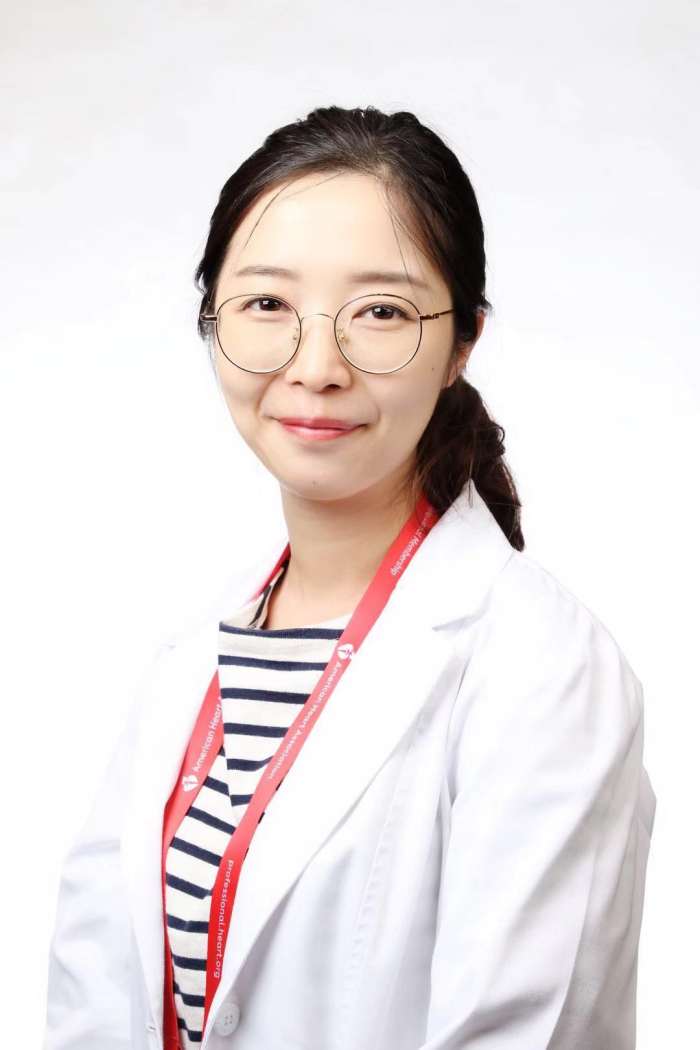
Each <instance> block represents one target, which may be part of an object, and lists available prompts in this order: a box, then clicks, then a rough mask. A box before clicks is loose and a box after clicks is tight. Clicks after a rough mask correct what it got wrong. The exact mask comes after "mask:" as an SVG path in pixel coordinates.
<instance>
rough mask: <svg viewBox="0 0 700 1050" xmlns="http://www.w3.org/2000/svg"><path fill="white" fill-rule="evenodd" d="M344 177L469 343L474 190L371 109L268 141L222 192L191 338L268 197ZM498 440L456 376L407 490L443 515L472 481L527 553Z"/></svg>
mask: <svg viewBox="0 0 700 1050" xmlns="http://www.w3.org/2000/svg"><path fill="white" fill-rule="evenodd" d="M338 172H353V173H357V174H363V175H371V176H373V177H375V178H376V179H377V180H379V182H380V183H381V184H382V185H383V187H384V188H385V192H386V193H387V197H388V199H389V201H390V202H391V197H392V195H393V197H394V198H395V199H396V200H397V201H398V202H399V205H400V207H399V209H398V212H395V210H394V209H393V208H392V209H391V212H392V217H393V218H394V219H395V221H397V222H398V223H399V224H400V225H402V223H401V215H403V217H404V219H405V220H406V222H407V223H409V224H410V227H411V228H410V229H405V227H404V226H403V225H402V228H404V229H405V232H406V233H407V234H408V235H409V236H410V237H412V238H413V239H414V241H415V242H417V243H418V244H419V246H420V247H421V248H422V250H423V251H425V252H426V253H427V254H428V256H429V257H430V258H431V259H432V260H433V262H434V264H435V266H436V267H437V268H438V270H439V271H440V272H441V273H442V275H443V278H444V280H445V282H446V284H447V286H448V288H449V290H450V293H451V295H452V301H453V307H454V313H453V318H454V323H455V339H454V344H453V348H452V358H451V361H454V362H456V360H457V358H458V356H459V344H460V342H462V343H467V344H470V343H473V342H474V339H475V338H476V335H477V324H478V315H479V313H480V312H482V313H486V312H488V311H490V310H491V309H492V307H491V304H490V303H489V301H488V300H487V299H486V298H485V296H484V288H485V281H486V272H485V271H486V257H485V253H484V228H483V223H482V220H481V214H480V212H479V206H478V204H477V201H476V196H475V193H474V189H473V187H472V184H471V182H470V181H469V178H468V177H467V174H466V172H465V171H464V169H463V167H462V165H461V164H460V162H459V160H458V159H457V157H456V156H455V154H454V153H453V152H452V150H451V149H449V147H448V146H447V145H446V144H445V143H444V142H443V141H442V139H441V138H440V137H439V136H438V135H437V134H436V133H435V132H434V131H432V130H431V129H430V128H428V127H426V126H425V125H424V124H422V123H421V122H420V121H419V120H418V118H417V117H416V116H414V114H413V113H409V112H405V111H401V112H398V113H390V114H387V113H383V112H381V111H380V110H378V109H376V108H375V107H374V106H367V107H366V108H364V109H360V108H356V109H344V108H342V107H340V106H327V107H320V108H317V109H315V110H313V111H312V112H311V113H309V114H308V116H307V117H306V118H305V119H304V120H301V119H299V120H297V121H295V122H294V123H293V124H287V125H285V126H284V127H281V128H278V129H277V130H276V131H273V132H271V133H270V134H269V135H268V136H267V137H266V139H265V141H264V142H263V144H262V146H260V147H259V148H258V149H256V150H255V152H254V153H252V154H251V155H250V156H249V157H248V158H247V159H246V160H245V161H243V163H242V164H241V165H240V167H239V168H238V169H237V170H236V171H235V172H234V173H233V174H232V175H231V176H230V178H229V179H228V180H227V181H226V183H225V184H224V186H223V188H222V190H221V193H220V194H219V200H218V202H217V205H216V208H215V209H214V212H213V214H212V217H211V220H210V224H209V235H208V238H207V242H206V246H205V249H204V254H203V256H202V259H201V261H200V263H199V265H198V267H197V270H196V273H195V284H196V286H197V288H198V290H199V291H200V292H201V294H202V301H201V304H200V310H199V321H198V331H199V334H200V336H201V337H202V338H203V339H204V340H205V341H208V339H209V338H210V337H211V328H210V326H209V324H208V322H207V321H205V320H203V318H202V315H203V314H205V313H208V312H209V311H210V310H211V308H212V305H213V303H214V300H215V298H216V286H217V281H218V279H219V276H220V273H221V268H222V266H223V263H224V259H225V256H226V252H227V249H228V247H229V244H230V241H231V239H232V237H233V234H234V232H235V230H236V228H237V226H238V224H239V223H240V222H241V220H242V219H243V217H244V215H245V214H246V212H247V211H248V209H249V208H250V206H251V205H252V204H253V203H254V201H255V200H256V199H257V198H258V196H259V195H260V194H261V193H262V192H264V191H266V190H269V189H271V188H272V187H273V186H275V185H277V184H279V183H284V182H285V181H291V180H293V179H295V178H301V177H303V176H305V175H308V174H315V173H319V174H320V173H325V174H333V173H338ZM504 436H505V431H504V429H503V427H501V426H499V424H498V423H496V422H495V421H494V420H493V419H492V418H491V416H490V415H489V413H488V411H487V409H486V406H485V404H484V401H483V399H482V397H481V395H480V394H479V392H478V390H476V388H475V387H473V386H472V385H471V384H470V383H469V382H467V380H466V379H465V378H464V375H463V374H460V375H458V377H457V379H456V380H455V381H454V382H453V383H452V384H451V385H450V386H448V387H445V388H443V389H442V390H441V391H440V394H439V396H438V399H437V402H436V405H435V410H434V412H433V415H432V416H431V418H430V421H429V422H428V425H427V426H426V428H425V430H424V432H423V434H422V435H421V438H420V440H419V442H418V445H417V448H416V457H415V465H414V470H413V473H412V475H411V477H410V479H409V485H410V486H411V494H412V495H413V497H414V500H413V505H415V501H416V500H417V498H418V495H419V494H420V492H421V491H424V492H425V494H426V496H427V497H428V499H429V500H430V502H431V503H432V504H433V506H434V507H435V509H436V510H437V511H438V513H439V514H442V513H443V512H444V511H445V510H446V509H447V508H448V507H449V506H450V504H451V503H453V502H454V500H455V499H456V498H457V496H458V495H459V494H460V492H461V491H462V489H463V487H464V485H465V484H466V482H467V481H468V480H469V479H470V478H472V479H473V480H474V484H475V485H476V488H477V490H478V492H479V494H480V495H481V497H482V498H483V499H484V500H485V502H486V503H487V505H488V506H489V508H490V510H491V513H492V514H493V516H494V517H495V519H496V521H497V522H498V524H499V525H500V527H501V529H502V531H503V532H504V534H505V536H506V537H507V539H508V540H509V542H510V543H511V545H512V546H513V547H515V549H516V550H520V551H521V550H523V548H524V546H525V542H524V539H523V535H522V531H521V528H520V507H521V504H520V500H519V498H518V494H517V491H516V488H515V483H514V481H513V477H512V475H511V472H510V470H509V468H508V466H507V464H506V462H505V459H504V453H505V446H504V444H503V439H504Z"/></svg>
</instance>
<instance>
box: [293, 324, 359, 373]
mask: <svg viewBox="0 0 700 1050" xmlns="http://www.w3.org/2000/svg"><path fill="white" fill-rule="evenodd" d="M309 317H327V318H328V320H329V321H330V322H331V324H330V325H326V326H324V325H322V324H320V322H319V324H318V325H315V326H314V325H310V324H308V322H307V323H306V324H304V323H303V322H305V321H306V319H307V318H309ZM301 321H302V325H301V338H300V341H299V345H298V347H297V352H296V354H295V355H294V357H293V359H292V360H291V362H290V363H289V365H288V366H287V374H288V375H289V373H290V372H291V373H292V375H291V376H290V378H292V379H293V378H297V379H303V381H304V382H305V383H307V384H308V385H309V386H313V387H323V386H326V385H328V384H329V383H335V384H337V385H342V386H345V385H347V382H348V379H349V372H350V365H349V364H348V362H347V361H346V360H345V358H344V357H343V355H342V354H341V353H340V351H339V350H338V344H337V342H336V339H335V329H334V327H333V326H334V323H335V318H334V317H332V316H331V315H330V314H326V313H321V312H319V313H314V314H305V315H304V316H303V317H302V318H301Z"/></svg>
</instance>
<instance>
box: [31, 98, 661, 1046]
mask: <svg viewBox="0 0 700 1050" xmlns="http://www.w3.org/2000/svg"><path fill="white" fill-rule="evenodd" d="M197 279H198V282H199V285H198V286H199V288H200V290H201V292H202V303H201V310H200V320H199V325H200V332H201V334H202V336H203V337H204V338H205V339H206V340H207V341H208V342H209V344H210V346H211V347H212V349H213V352H214V355H215V356H214V363H215V366H216V372H217V376H218V380H219V383H220V386H221V389H222V391H223V394H224V397H225V399H226V403H227V405H228V408H229V410H230V413H231V416H232V418H233V421H234V423H235V425H236V427H237V428H238V430H239V431H240V433H241V434H242V436H243V438H244V439H245V441H246V442H247V444H248V445H249V446H250V448H251V449H252V450H253V451H254V453H255V454H256V455H257V456H258V458H259V459H260V460H261V461H262V463H264V464H265V466H266V467H267V468H268V470H269V471H271V472H272V474H273V475H274V476H275V477H276V478H277V480H278V481H279V483H280V489H281V498H282V505H283V510H284V517H285V523H286V531H285V535H284V536H282V537H280V540H279V542H278V543H276V544H275V546H274V548H273V549H272V550H270V551H269V552H268V553H267V554H266V555H265V556H264V557H263V558H262V559H260V561H259V562H258V563H257V564H256V565H255V566H253V567H252V568H249V569H242V571H241V572H240V573H239V574H238V575H237V576H236V578H235V579H234V580H233V581H231V582H230V585H229V586H228V588H227V590H226V591H225V593H224V594H223V596H222V599H221V601H220V602H219V603H218V604H217V606H216V608H215V609H213V610H212V611H211V615H209V616H207V617H206V618H205V619H204V620H202V621H201V622H198V623H197V624H196V625H195V626H193V627H191V628H190V629H188V630H187V631H185V632H183V633H182V635H181V636H180V637H179V638H178V639H176V640H172V641H171V643H169V644H168V645H167V646H165V647H164V648H163V650H162V652H161V653H160V655H159V656H158V658H157V659H156V660H155V661H154V663H153V666H152V669H151V671H150V672H149V674H148V675H147V677H146V680H145V681H144V682H143V685H142V687H141V689H140V692H139V697H138V698H137V701H136V703H135V704H134V706H133V710H132V712H131V716H130V719H129V722H128V725H127V728H126V730H125V732H124V735H123V737H122V740H121V742H120V745H119V748H118V750H117V752H116V754H115V756H114V759H113V761H112V764H111V766H110V769H109V772H108V775H107V777H106V780H105V782H104V785H103V787H102V790H101V793H100V795H99V798H98V799H97V801H96V803H95V807H94V810H93V812H92V815H91V817H90V819H89V821H88V823H87V825H86V827H85V829H84V830H83V832H82V834H81V836H80V837H79V839H78V840H77V841H76V843H75V844H74V845H73V846H72V848H71V850H70V851H69V853H68V855H67V857H66V860H65V862H64V868H63V875H62V881H61V887H60V896H59V905H58V914H57V919H56V928H55V931H54V937H53V941H52V949H51V956H50V968H49V994H48V1023H47V1032H46V1040H45V1044H44V1047H45V1050H107V1048H114V1050H117V1048H119V1050H126V1048H127V1047H128V1048H132V1050H145V1048H151V1050H154V1048H156V1047H165V1048H166V1050H176V1048H177V1047H181V1048H183V1050H190V1048H192V1047H199V1046H201V1047H203V1048H205V1050H224V1048H225V1047H235V1048H237V1050H375V1048H376V1050H379V1048H381V1050H419V1048H420V1050H458V1048H459V1050H462V1048H465V1050H466V1048H469V1050H512V1048H516V1047H517V1048H522V1050H545V1048H549V1050H565V1048H566V1050H570V1048H576V1050H580V1048H587V1050H613V1048H614V1050H627V1048H631V1047H633V1046H634V1045H635V998H636V972H637V953H638V941H639V933H640V924H641V913H642V904H643V892H644V880H645V872H646V863H647V856H648V850H649V840H650V835H651V831H652V826H653V818H654V811H655V801H656V800H655V796H654V793H653V791H652V788H651V785H650V783H649V779H648V777H647V775H646V771H645V769H644V766H643V764H642V747H643V693H642V686H641V685H640V683H639V681H638V679H637V678H636V676H635V674H634V672H633V671H632V670H631V668H630V666H629V664H628V662H627V660H626V659H625V657H624V655H623V654H622V652H621V651H620V649H619V647H618V646H617V644H616V643H615V641H614V639H613V638H612V637H611V635H610V633H609V632H608V630H607V629H606V628H605V626H604V625H603V624H602V623H601V622H600V620H598V619H597V618H596V617H595V615H594V614H593V613H592V612H590V611H589V610H588V609H587V608H586V607H585V606H584V605H583V604H582V603H581V602H580V601H578V600H577V599H576V598H575V597H574V596H573V595H572V594H570V593H569V592H568V591H567V590H566V589H565V588H564V587H563V586H562V585H561V584H560V583H559V582H558V581H557V580H555V579H554V578H553V577H552V576H551V575H550V574H549V573H547V572H546V571H545V570H544V569H543V568H542V567H540V566H539V565H538V564H537V563H536V562H535V561H533V560H532V559H531V558H529V556H527V555H525V554H524V553H523V548H524V540H523V536H522V532H521V529H520V503H519V500H518V498H517V494H516V491H515V487H514V484H513V480H512V477H511V475H510V472H509V470H508V468H507V466H506V463H505V461H504V459H503V453H504V446H503V443H502V438H503V430H502V428H501V427H499V426H498V425H497V424H496V423H495V422H494V421H493V420H492V419H491V418H490V416H489V414H488V412H487V410H486V408H485V406H484V404H483V402H482V400H481V398H480V396H479V394H478V393H477V391H476V390H475V389H474V388H473V387H472V386H471V385H470V384H469V383H468V382H467V380H466V379H465V378H464V376H463V374H462V372H463V369H464V366H465V364H466V362H467V360H468V358H469V355H470V353H471V350H472V348H473V346H474V344H475V343H476V341H477V340H478V338H479V336H480V334H481V331H482V327H483V322H484V316H485V313H486V312H487V310H488V309H489V303H488V301H487V300H486V298H485V297H484V285H485V258H484V238H483V228H482V222H481V217H480V214H479V209H478V206H477V202H476V199H475V196H474V192H473V189H472V187H471V184H470V182H469V179H468V178H467V176H466V174H465V173H464V171H463V169H462V168H461V166H460V164H459V162H458V160H457V159H456V157H455V156H454V154H453V153H452V152H451V151H450V150H449V149H448V148H447V146H446V145H445V144H444V143H443V142H442V141H441V140H440V139H439V138H438V136H437V135H435V134H434V133H433V132H432V131H431V130H429V129H428V128H426V127H425V126H423V125H422V124H421V123H420V122H419V121H418V120H417V119H416V118H415V117H414V116H413V115H412V114H410V113H395V114H391V115H386V114H383V113H381V112H379V111H378V110H376V109H374V108H372V107H368V108H367V109H364V110H361V109H354V110H346V109H341V108H339V107H335V106H332V107H329V108H325V109H317V110H315V111H314V112H312V113H311V114H309V116H308V117H307V118H306V119H305V120H303V121H298V122H296V123H294V124H292V125H289V126H287V127H283V128H281V129H279V130H277V131H276V132H274V133H273V134H271V135H270V136H269V137H268V138H267V139H266V140H265V142H264V144H263V145H262V147H261V148H260V149H258V150H257V151H256V152H255V153H254V154H253V155H252V156H251V157H250V158H249V159H248V160H247V161H245V162H244V163H243V164H242V165H241V167H240V168H239V169H238V171H236V172H235V173H234V175H233V176H232V177H231V178H230V179H229V180H228V182H227V183H226V184H225V186H224V188H223V190H222V192H221V195H220V198H219V202H218V204H217V206H216V209H215V211H214V214H213V216H212V220H211V228H210V232H209V238H208V241H207V244H206V248H205V251H204V256H203V258H202V260H201V263H200V265H199V268H198V271H197ZM282 781H285V783H284V787H283V788H282V790H281V791H279V788H280V787H281V785H282ZM263 817H264V818H265V819H264V820H263ZM234 832H235V833H234Z"/></svg>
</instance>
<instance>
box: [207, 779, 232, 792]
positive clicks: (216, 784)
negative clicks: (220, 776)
mask: <svg viewBox="0 0 700 1050" xmlns="http://www.w3.org/2000/svg"><path fill="white" fill-rule="evenodd" d="M204 783H205V784H206V785H207V787H210V788H211V789H212V790H213V791H220V792H221V794H222V795H228V784H224V782H223V780H215V779H214V777H207V778H206V780H205V781H204Z"/></svg>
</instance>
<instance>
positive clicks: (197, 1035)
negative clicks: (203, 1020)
mask: <svg viewBox="0 0 700 1050" xmlns="http://www.w3.org/2000/svg"><path fill="white" fill-rule="evenodd" d="M177 1027H178V1029H179V1030H180V1031H181V1032H187V1036H188V1038H189V1039H190V1040H191V1041H192V1042H193V1043H201V1041H202V1033H201V1032H196V1031H194V1030H193V1029H192V1028H188V1027H187V1025H186V1024H185V1021H184V1019H183V1018H182V1017H178V1019H177Z"/></svg>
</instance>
